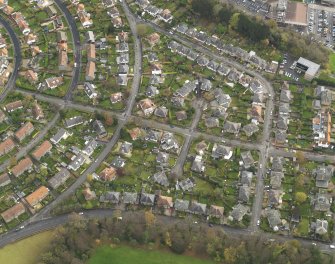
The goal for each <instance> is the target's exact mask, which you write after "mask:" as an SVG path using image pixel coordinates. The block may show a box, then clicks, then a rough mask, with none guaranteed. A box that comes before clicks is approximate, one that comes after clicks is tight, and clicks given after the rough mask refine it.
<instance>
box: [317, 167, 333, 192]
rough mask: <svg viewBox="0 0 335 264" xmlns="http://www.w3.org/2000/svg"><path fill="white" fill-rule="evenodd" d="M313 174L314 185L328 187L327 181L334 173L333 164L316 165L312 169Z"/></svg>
mask: <svg viewBox="0 0 335 264" xmlns="http://www.w3.org/2000/svg"><path fill="white" fill-rule="evenodd" d="M313 174H314V175H315V179H316V182H315V185H316V187H318V188H328V185H329V181H330V180H331V178H332V177H333V175H334V167H333V166H330V165H329V166H325V165H322V166H318V167H317V168H316V169H315V170H314V171H313Z"/></svg>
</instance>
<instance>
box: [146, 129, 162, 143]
mask: <svg viewBox="0 0 335 264" xmlns="http://www.w3.org/2000/svg"><path fill="white" fill-rule="evenodd" d="M161 137H162V132H161V131H156V130H153V129H150V130H149V131H147V133H146V135H145V138H144V139H145V140H146V141H150V142H154V143H156V142H158V140H160V139H161Z"/></svg>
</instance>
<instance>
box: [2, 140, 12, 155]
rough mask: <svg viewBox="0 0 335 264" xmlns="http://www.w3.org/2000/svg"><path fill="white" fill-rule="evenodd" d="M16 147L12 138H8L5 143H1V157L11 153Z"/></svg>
mask: <svg viewBox="0 0 335 264" xmlns="http://www.w3.org/2000/svg"><path fill="white" fill-rule="evenodd" d="M14 147H15V143H14V141H13V140H12V139H11V138H7V139H6V140H5V141H3V142H1V143H0V156H3V155H5V154H7V153H9V152H11V151H12V150H13V149H14Z"/></svg>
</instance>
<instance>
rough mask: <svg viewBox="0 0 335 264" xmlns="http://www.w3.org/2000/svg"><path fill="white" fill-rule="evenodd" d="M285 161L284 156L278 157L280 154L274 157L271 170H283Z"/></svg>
mask: <svg viewBox="0 0 335 264" xmlns="http://www.w3.org/2000/svg"><path fill="white" fill-rule="evenodd" d="M284 163H285V160H284V159H283V158H282V157H278V156H276V157H274V158H273V159H272V166H271V170H273V171H279V172H281V171H282V170H283V166H284Z"/></svg>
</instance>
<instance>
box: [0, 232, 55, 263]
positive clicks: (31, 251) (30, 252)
mask: <svg viewBox="0 0 335 264" xmlns="http://www.w3.org/2000/svg"><path fill="white" fill-rule="evenodd" d="M52 236H53V235H52V231H47V232H43V233H40V234H38V235H35V236H32V237H29V238H26V239H24V240H21V241H19V242H17V243H14V244H10V245H8V246H5V247H4V248H2V249H0V260H1V261H0V262H1V263H10V264H33V263H37V262H38V259H39V257H40V255H41V254H42V253H44V252H45V251H46V250H47V248H48V246H49V244H50V242H51V240H52Z"/></svg>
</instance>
